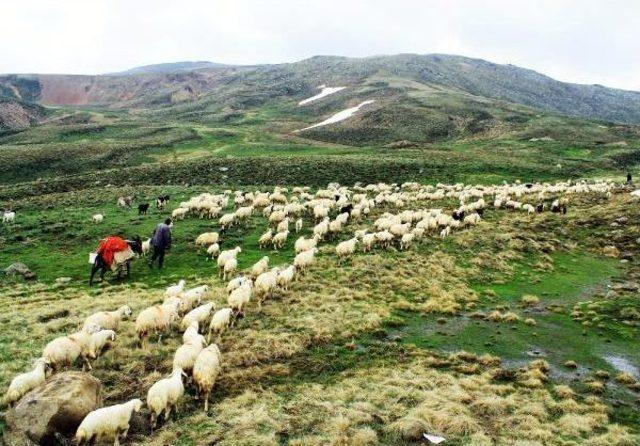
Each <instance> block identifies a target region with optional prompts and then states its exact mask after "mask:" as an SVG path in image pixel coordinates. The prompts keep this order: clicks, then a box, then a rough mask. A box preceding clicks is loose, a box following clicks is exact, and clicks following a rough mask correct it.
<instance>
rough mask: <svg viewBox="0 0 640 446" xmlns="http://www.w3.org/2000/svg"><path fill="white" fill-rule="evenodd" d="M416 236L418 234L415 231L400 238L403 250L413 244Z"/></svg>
mask: <svg viewBox="0 0 640 446" xmlns="http://www.w3.org/2000/svg"><path fill="white" fill-rule="evenodd" d="M415 238H416V235H415V234H414V233H413V232H409V233H407V234H404V235H403V236H402V238H401V239H400V249H401V250H403V249H407V248H408V247H410V246H411V245H412V244H413V241H414V239H415Z"/></svg>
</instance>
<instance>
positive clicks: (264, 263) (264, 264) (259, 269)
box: [251, 256, 269, 278]
mask: <svg viewBox="0 0 640 446" xmlns="http://www.w3.org/2000/svg"><path fill="white" fill-rule="evenodd" d="M268 269H269V257H268V256H264V257H263V258H261V259H260V260H258V261H257V262H256V263H255V264H254V265H253V266H252V267H251V277H254V278H255V277H258V276H259V275H260V274H262V273H264V272H265V271H267V270H268Z"/></svg>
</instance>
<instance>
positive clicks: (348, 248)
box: [336, 237, 358, 262]
mask: <svg viewBox="0 0 640 446" xmlns="http://www.w3.org/2000/svg"><path fill="white" fill-rule="evenodd" d="M357 243H358V239H357V238H355V237H354V238H351V239H349V240H346V241H344V242H340V243H338V244H337V245H336V254H337V255H338V261H339V262H340V261H342V260H343V259H344V258H345V257H349V256H350V255H352V254H353V253H354V252H355V251H356V244H357Z"/></svg>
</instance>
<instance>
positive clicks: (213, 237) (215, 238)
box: [196, 232, 220, 246]
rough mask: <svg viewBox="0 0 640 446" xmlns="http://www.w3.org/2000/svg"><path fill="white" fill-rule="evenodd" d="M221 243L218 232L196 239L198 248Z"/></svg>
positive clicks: (205, 234)
mask: <svg viewBox="0 0 640 446" xmlns="http://www.w3.org/2000/svg"><path fill="white" fill-rule="evenodd" d="M219 241H220V235H219V234H218V233H217V232H205V233H203V234H200V235H199V236H198V237H197V238H196V246H205V245H211V244H213V243H218V242H219Z"/></svg>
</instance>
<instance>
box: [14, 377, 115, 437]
mask: <svg viewBox="0 0 640 446" xmlns="http://www.w3.org/2000/svg"><path fill="white" fill-rule="evenodd" d="M101 405H102V385H101V384H100V381H98V380H97V379H96V378H94V377H93V376H91V375H89V374H88V373H82V372H63V373H59V374H57V375H54V376H52V377H51V378H50V379H48V380H47V381H46V382H45V383H43V384H41V385H40V386H38V387H36V388H35V389H33V390H32V391H31V392H29V393H28V394H26V395H25V396H24V397H23V398H22V399H21V400H20V401H18V404H16V406H15V407H14V408H12V409H10V410H9V411H7V413H6V418H5V419H6V423H7V429H6V431H5V433H4V443H5V444H7V445H29V444H32V443H31V442H33V443H37V444H40V445H44V446H46V445H54V444H59V440H58V438H59V437H60V436H62V437H71V436H73V435H74V434H75V432H76V429H77V428H78V426H79V425H80V422H81V421H82V419H83V418H84V417H85V416H86V415H87V414H88V413H89V412H91V411H92V410H95V409H97V408H98V407H100V406H101Z"/></svg>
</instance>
